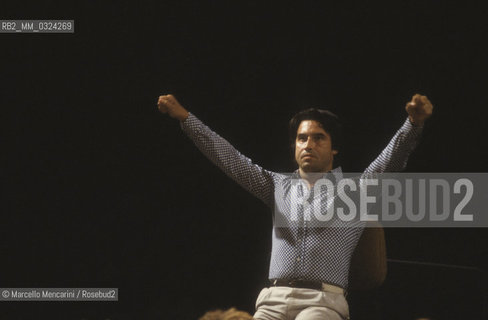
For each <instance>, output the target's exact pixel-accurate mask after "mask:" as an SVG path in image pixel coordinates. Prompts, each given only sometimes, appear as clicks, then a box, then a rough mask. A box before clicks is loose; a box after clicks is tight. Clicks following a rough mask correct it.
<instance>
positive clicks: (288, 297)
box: [254, 287, 349, 320]
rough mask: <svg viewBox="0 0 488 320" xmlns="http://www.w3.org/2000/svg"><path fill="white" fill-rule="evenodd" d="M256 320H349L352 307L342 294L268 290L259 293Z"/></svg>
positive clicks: (280, 288) (295, 289)
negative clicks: (350, 307)
mask: <svg viewBox="0 0 488 320" xmlns="http://www.w3.org/2000/svg"><path fill="white" fill-rule="evenodd" d="M254 319H258V320H293V319H295V320H345V319H349V306H348V304H347V301H346V298H344V295H343V294H340V293H332V292H325V291H319V290H314V289H302V288H290V287H269V288H264V289H263V290H261V292H260V293H259V296H258V299H257V300H256V313H255V314H254Z"/></svg>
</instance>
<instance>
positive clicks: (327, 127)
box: [288, 108, 343, 166]
mask: <svg viewBox="0 0 488 320" xmlns="http://www.w3.org/2000/svg"><path fill="white" fill-rule="evenodd" d="M304 120H315V121H317V122H318V123H319V124H320V126H321V127H322V128H323V129H324V131H325V132H327V133H328V134H329V135H330V138H331V141H332V149H334V150H337V151H340V150H341V149H342V143H343V141H342V139H343V138H342V124H341V122H340V121H339V117H338V116H337V115H335V114H334V113H332V112H330V111H329V110H323V109H316V108H310V109H306V110H302V111H300V112H298V113H297V114H295V115H294V116H293V118H291V120H290V123H289V125H288V131H289V135H290V146H291V151H292V155H293V159H294V155H295V140H296V138H297V131H298V127H299V126H300V123H302V121H304ZM339 154H340V153H339ZM336 158H337V161H336ZM338 160H339V157H338V156H334V166H336V164H337V163H338Z"/></svg>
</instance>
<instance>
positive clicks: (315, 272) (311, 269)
mask: <svg viewBox="0 0 488 320" xmlns="http://www.w3.org/2000/svg"><path fill="white" fill-rule="evenodd" d="M181 127H182V129H183V131H184V132H185V133H186V134H187V135H188V136H189V137H190V139H191V140H192V141H193V142H194V143H195V145H196V146H197V148H198V149H199V150H200V151H201V152H202V153H203V154H204V155H205V156H206V157H207V158H208V159H210V161H212V162H213V163H214V164H215V165H217V166H218V167H219V168H220V169H221V170H222V171H223V172H224V173H225V174H226V175H227V176H229V177H230V178H232V179H233V180H234V181H236V182H237V183H238V184H239V185H241V186H242V187H244V188H245V189H246V190H247V191H249V192H250V193H252V194H253V195H255V196H256V197H258V198H259V199H261V200H262V201H263V202H264V203H265V204H266V205H267V206H268V207H270V208H271V209H272V210H273V213H274V215H273V232H272V250H271V262H270V268H269V279H305V280H314V281H321V282H326V283H330V284H333V285H336V286H339V287H342V288H347V285H348V274H349V265H350V260H351V256H352V253H353V251H354V248H355V247H356V244H357V242H358V240H359V237H360V236H361V234H362V231H363V228H364V223H361V222H357V221H356V222H352V223H351V224H350V225H347V226H346V227H334V226H331V227H316V226H315V227H314V226H313V225H309V224H307V222H306V221H304V220H303V219H299V220H298V221H297V222H296V223H293V224H290V225H288V226H283V225H282V224H281V223H280V224H277V223H276V221H277V220H276V215H277V214H280V215H282V216H285V217H289V216H290V215H291V208H292V207H293V205H294V204H296V203H294V201H295V199H294V198H293V196H290V195H291V193H290V184H291V182H292V181H293V179H294V178H295V179H296V178H299V175H298V173H297V172H295V174H294V175H286V174H280V173H276V172H272V171H268V170H266V169H263V168H262V167H260V166H259V165H257V164H254V163H253V162H252V160H251V159H249V158H247V157H245V156H244V155H242V154H241V153H240V152H239V151H237V150H236V149H235V148H234V147H233V146H232V145H231V144H230V143H229V142H227V141H226V140H225V139H223V138H222V137H220V136H219V135H218V134H216V133H215V132H213V131H212V130H210V129H209V128H208V127H207V126H206V125H204V124H203V123H202V122H201V121H200V120H199V119H198V118H197V117H195V116H194V115H193V114H191V113H190V115H189V116H188V118H187V119H186V120H185V121H184V122H182V123H181ZM421 131H422V129H421V128H420V127H415V126H413V125H412V124H411V123H410V121H409V120H408V119H407V120H406V121H405V123H404V124H403V126H402V127H401V128H400V129H399V130H398V131H397V132H396V134H395V135H394V137H393V138H392V140H391V141H390V142H389V144H388V145H387V147H386V148H385V149H384V150H383V151H382V152H381V154H380V155H379V156H378V157H377V158H376V159H375V160H374V161H373V162H372V163H371V164H370V165H369V166H368V168H366V170H365V171H364V173H365V174H375V173H381V172H393V171H401V170H403V169H404V168H405V166H406V163H407V159H408V156H409V154H410V153H411V151H412V150H413V149H414V147H415V145H416V142H417V140H418V138H419V136H420V133H421ZM331 173H332V174H333V175H336V176H338V178H340V176H341V175H342V171H341V168H336V169H334V170H332V171H331ZM312 190H313V189H312ZM326 196H327V195H325V194H322V193H321V194H319V195H313V194H312V195H311V199H312V200H311V201H310V200H309V201H310V203H311V205H312V206H314V205H316V204H317V203H318V202H320V199H321V198H324V197H325V198H327V199H329V198H330V197H326ZM307 198H308V197H307ZM335 223H340V222H337V221H336V222H335Z"/></svg>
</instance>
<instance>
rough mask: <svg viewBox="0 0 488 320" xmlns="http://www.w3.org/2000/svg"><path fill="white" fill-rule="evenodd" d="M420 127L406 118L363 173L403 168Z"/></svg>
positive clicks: (415, 141) (415, 143)
mask: <svg viewBox="0 0 488 320" xmlns="http://www.w3.org/2000/svg"><path fill="white" fill-rule="evenodd" d="M421 133H422V127H416V126H414V125H412V123H411V122H410V120H409V119H408V118H407V119H406V120H405V122H404V123H403V125H402V127H401V128H400V129H399V130H398V131H397V132H396V134H395V135H394V136H393V138H392V139H391V140H390V142H389V143H388V145H387V146H386V148H385V149H384V150H383V151H382V152H381V153H380V155H379V156H378V157H377V158H376V159H375V160H374V161H373V162H372V163H371V164H370V165H369V166H368V167H367V168H366V170H365V171H364V173H365V174H370V173H382V172H398V171H402V170H403V169H405V167H406V165H407V160H408V157H409V155H410V153H411V152H412V151H413V149H415V146H416V145H417V143H418V140H419V138H420V135H421Z"/></svg>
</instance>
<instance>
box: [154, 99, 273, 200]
mask: <svg viewBox="0 0 488 320" xmlns="http://www.w3.org/2000/svg"><path fill="white" fill-rule="evenodd" d="M158 108H159V110H160V111H161V112H162V113H167V114H169V116H170V117H172V118H174V119H177V120H179V121H180V124H181V127H182V129H183V131H184V132H185V133H186V134H187V135H188V137H190V139H191V140H192V141H193V142H194V143H195V145H196V146H197V148H198V149H199V150H200V151H201V152H202V153H203V154H204V155H205V156H206V157H207V158H208V159H209V160H210V161H212V162H213V163H214V164H215V165H216V166H217V167H219V168H220V169H221V170H222V171H223V172H224V173H225V174H226V175H227V176H229V177H230V178H232V179H233V180H234V181H236V182H237V183H238V184H239V185H241V186H242V187H244V188H245V189H246V190H248V191H249V192H251V193H252V194H253V195H255V196H256V197H258V198H259V199H261V200H262V201H263V202H264V203H266V204H267V205H268V206H271V205H272V196H273V173H272V172H270V171H267V170H265V169H263V168H261V167H260V166H258V165H256V164H254V163H253V162H252V160H251V159H249V158H247V157H245V156H244V155H242V154H241V153H240V152H239V151H237V150H236V149H235V148H234V147H233V146H232V145H231V144H230V143H229V142H228V141H227V140H225V139H224V138H222V137H220V136H219V135H218V134H217V133H215V132H213V131H212V130H210V128H208V127H207V126H206V125H204V124H203V123H202V122H201V121H200V120H199V119H198V118H197V117H195V115H193V114H191V113H190V112H188V111H187V110H186V109H185V108H184V107H183V106H182V105H181V104H180V103H179V102H178V101H177V100H176V98H175V97H174V96H172V95H166V96H160V97H159V100H158Z"/></svg>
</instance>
